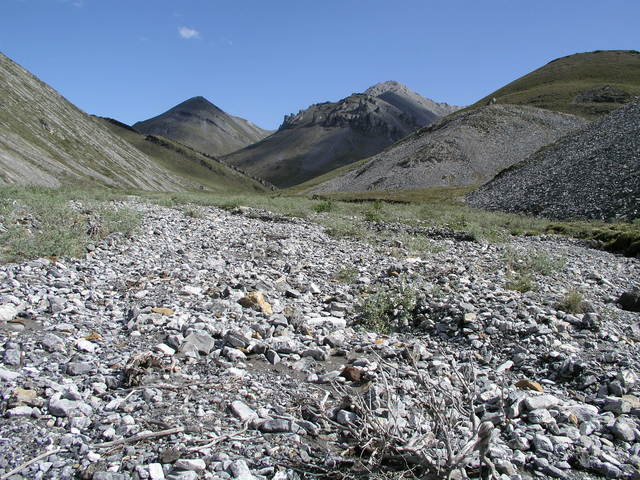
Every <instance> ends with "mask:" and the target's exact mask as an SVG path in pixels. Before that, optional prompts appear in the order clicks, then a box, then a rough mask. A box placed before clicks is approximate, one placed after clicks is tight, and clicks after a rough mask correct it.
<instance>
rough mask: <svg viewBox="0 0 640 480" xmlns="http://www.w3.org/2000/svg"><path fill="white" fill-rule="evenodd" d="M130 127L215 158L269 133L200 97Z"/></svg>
mask: <svg viewBox="0 0 640 480" xmlns="http://www.w3.org/2000/svg"><path fill="white" fill-rule="evenodd" d="M133 127H134V128H135V129H136V130H138V131H139V132H142V133H146V134H150V135H162V136H163V137H167V138H170V139H172V140H176V141H178V142H180V143H183V144H185V145H188V146H189V147H191V148H193V149H195V150H197V151H199V152H204V153H206V154H208V155H213V156H216V157H217V156H220V155H225V154H227V153H231V152H233V151H235V150H239V149H241V148H243V147H246V146H247V145H250V144H252V143H255V142H257V141H259V140H261V139H263V138H264V137H266V136H267V135H269V134H270V133H271V131H269V130H264V129H262V128H260V127H258V126H257V125H254V124H253V123H251V122H249V121H248V120H245V119H244V118H239V117H234V116H232V115H229V114H228V113H226V112H224V111H222V110H221V109H219V108H218V107H216V106H215V105H214V104H213V103H211V102H209V101H208V100H207V99H206V98H203V97H193V98H190V99H189V100H186V101H184V102H182V103H181V104H179V105H176V106H175V107H173V108H172V109H170V110H168V111H166V112H165V113H163V114H161V115H158V116H157V117H153V118H150V119H148V120H144V121H141V122H137V123H136V124H134V125H133Z"/></svg>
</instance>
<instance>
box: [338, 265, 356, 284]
mask: <svg viewBox="0 0 640 480" xmlns="http://www.w3.org/2000/svg"><path fill="white" fill-rule="evenodd" d="M357 278H358V270H356V269H355V268H353V267H344V268H341V269H340V270H338V272H337V273H336V280H338V281H339V282H342V283H353V282H355V281H356V280H357Z"/></svg>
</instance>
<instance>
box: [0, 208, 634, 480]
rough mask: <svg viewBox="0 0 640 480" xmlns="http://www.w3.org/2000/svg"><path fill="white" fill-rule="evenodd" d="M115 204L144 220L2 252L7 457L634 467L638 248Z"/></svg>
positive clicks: (234, 468)
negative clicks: (408, 235) (18, 256)
mask: <svg viewBox="0 0 640 480" xmlns="http://www.w3.org/2000/svg"><path fill="white" fill-rule="evenodd" d="M117 205H120V206H127V207H129V208H133V209H136V210H139V211H141V212H142V213H143V215H144V220H143V225H142V227H141V229H140V231H139V232H138V233H137V234H136V235H135V236H134V238H131V239H127V238H123V237H122V236H118V235H111V236H109V237H107V238H106V239H105V240H103V241H102V242H100V243H99V244H96V245H94V246H92V247H91V248H90V252H89V253H88V254H87V255H86V257H85V258H81V259H67V258H64V259H57V260H56V261H51V260H48V259H38V260H34V261H30V262H25V263H21V264H8V265H3V266H0V339H1V341H0V415H2V421H1V422H0V478H2V479H5V478H10V479H12V480H20V479H41V478H43V479H44V478H51V479H71V478H80V479H93V480H120V479H123V480H124V479H152V480H160V479H172V480H190V479H244V480H250V479H276V480H284V479H295V478H307V477H308V478H356V477H358V478H375V477H376V476H382V475H387V477H386V478H392V477H391V476H392V475H394V473H393V472H396V473H395V474H397V472H399V471H402V470H404V471H409V470H411V471H412V472H413V474H414V475H415V477H417V478H446V475H450V478H468V477H471V478H480V477H483V478H490V477H493V478H500V479H514V480H515V479H528V478H569V479H580V478H625V479H638V478H640V428H639V427H640V378H639V377H638V374H639V366H640V355H639V354H640V350H639V348H638V341H640V313H638V312H637V310H638V300H637V298H635V297H634V295H637V293H633V289H634V288H638V287H640V261H639V260H638V259H637V258H626V257H622V256H616V255H613V254H610V253H607V252H603V251H598V250H594V249H591V248H588V247H587V246H585V245H583V244H582V243H580V242H578V241H574V240H570V239H562V238H553V237H529V238H524V237H520V238H514V239H513V240H512V241H510V242H506V243H495V244H494V243H482V242H473V241H462V240H459V239H457V238H456V237H455V236H452V237H451V238H447V236H446V235H444V236H443V235H434V236H433V238H431V239H429V238H427V239H426V240H425V241H427V242H429V243H430V244H431V245H432V248H431V251H430V252H429V253H423V254H421V255H419V256H417V255H414V254H411V253H410V252H409V251H408V250H406V249H405V248H404V245H402V243H401V242H399V241H397V240H395V241H394V240H391V241H388V242H387V243H383V244H381V245H376V246H372V245H369V244H366V243H363V242H359V241H350V240H344V239H336V238H333V237H330V236H328V235H327V234H326V233H325V232H324V229H323V227H321V226H319V225H316V224H314V223H310V222H307V221H304V220H300V219H286V218H281V217H278V216H275V215H271V214H268V213H267V212H257V211H255V210H251V209H244V208H243V209H239V210H237V211H235V212H228V211H224V210H219V209H215V208H204V207H202V208H200V212H201V213H202V217H201V218H193V217H191V216H188V215H186V214H185V213H184V212H182V211H180V210H176V209H170V208H164V207H160V206H155V205H148V204H143V203H136V202H135V201H131V202H126V203H120V204H117ZM381 228H384V227H383V226H381ZM427 235H428V231H427ZM536 258H537V259H539V260H540V259H542V260H544V261H545V262H546V263H550V264H552V265H554V267H553V268H551V267H548V268H539V267H536V265H535V264H534V263H531V262H529V263H527V259H536ZM542 260H540V261H542ZM518 265H520V267H518ZM523 265H524V267H523ZM518 268H519V269H520V270H519V271H516V270H518ZM523 269H524V270H525V271H523ZM527 270H528V271H527ZM523 278H526V280H527V281H528V282H530V284H531V289H530V290H529V291H526V292H520V291H518V290H513V289H510V288H508V287H511V288H513V284H514V282H515V281H516V280H518V279H520V280H522V279H523ZM520 290H525V289H523V288H520ZM376 292H378V293H376ZM625 292H627V300H626V301H624V302H623V303H624V307H625V308H622V306H623V305H621V304H620V303H619V299H620V297H621V295H622V294H624V293H625ZM385 293H388V295H387V296H386V297H385V296H384V295H385ZM568 294H569V295H571V294H573V296H574V299H575V298H577V300H576V302H577V304H576V305H574V307H577V308H575V309H572V311H571V312H570V311H563V308H564V309H565V310H569V308H568V307H566V306H565V307H563V303H564V304H566V303H567V298H568ZM394 295H396V297H397V298H401V299H404V300H408V301H406V302H404V303H403V302H401V301H398V302H396V303H397V304H394V303H393V301H392V302H391V304H392V308H388V302H387V304H384V305H383V304H382V303H380V302H379V303H378V304H376V303H375V302H373V299H376V298H377V299H381V298H386V299H387V300H389V297H393V296H394ZM634 298H635V299H634ZM409 300H410V301H409ZM367 302H369V303H368V305H369V306H370V307H371V306H372V305H373V306H375V305H378V308H379V310H383V309H385V308H386V315H387V317H386V318H387V323H390V324H391V326H393V327H395V329H396V331H394V332H393V333H380V332H375V331H371V330H367V329H364V328H363V327H362V326H360V325H359V322H360V319H361V317H362V314H361V313H360V312H361V311H362V308H360V307H359V306H360V305H362V304H367ZM634 302H636V303H635V304H634ZM574 303H575V302H574ZM381 305H382V306H381ZM383 307H384V308H383ZM371 308H372V307H371ZM634 309H635V310H636V311H633V310H634ZM576 311H580V312H581V313H575V312H576ZM572 312H574V313H572ZM33 459H35V460H36V461H34V462H33V463H31V464H30V465H24V463H25V462H28V461H30V460H33ZM19 467H21V468H19ZM16 468H19V471H17V472H15V473H11V472H12V470H14V469H16ZM415 477H413V478H415ZM381 478H382V477H381Z"/></svg>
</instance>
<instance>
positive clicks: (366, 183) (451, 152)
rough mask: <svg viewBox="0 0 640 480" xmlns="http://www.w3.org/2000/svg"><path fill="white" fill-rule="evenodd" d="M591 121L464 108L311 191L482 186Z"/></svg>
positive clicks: (534, 111)
mask: <svg viewBox="0 0 640 480" xmlns="http://www.w3.org/2000/svg"><path fill="white" fill-rule="evenodd" d="M585 123H586V121H585V120H583V119H581V118H578V117H575V116H573V115H568V114H563V113H556V112H551V111H548V110H543V109H540V108H534V107H525V106H515V105H491V106H486V107H482V108H479V109H475V110H471V111H465V112H460V113H458V114H455V115H451V116H449V117H447V118H445V119H443V120H442V121H440V122H438V123H436V124H434V125H431V126H429V127H426V128H424V129H422V130H420V131H419V132H417V133H415V134H414V135H411V136H409V137H407V138H404V139H403V140H401V141H400V142H398V143H396V144H395V145H393V146H392V147H390V148H388V149H387V150H385V151H384V152H381V153H379V154H377V155H375V156H373V157H371V158H369V159H366V160H364V161H362V162H359V163H358V164H357V166H356V165H354V166H353V167H354V168H352V169H349V171H346V172H341V173H340V174H339V175H337V176H335V177H334V178H331V179H330V180H327V181H325V182H323V183H320V184H319V185H317V186H315V187H313V188H312V189H310V190H309V191H310V192H318V193H325V192H344V191H350V192H355V191H365V190H391V189H401V190H408V189H418V188H428V187H438V186H451V185H473V184H478V183H482V182H484V181H487V180H488V179H490V178H492V177H493V176H494V175H495V174H496V173H497V172H499V171H500V170H502V169H503V168H505V167H507V166H509V165H512V164H514V163H516V162H519V161H521V160H523V159H524V158H526V156H527V155H529V154H531V153H533V152H534V151H536V150H537V149H538V148H540V147H542V146H544V145H547V144H549V143H551V142H553V141H554V140H556V139H557V138H559V137H560V136H561V135H562V134H564V133H567V132H570V131H572V130H575V129H577V128H579V127H581V126H582V125H584V124H585Z"/></svg>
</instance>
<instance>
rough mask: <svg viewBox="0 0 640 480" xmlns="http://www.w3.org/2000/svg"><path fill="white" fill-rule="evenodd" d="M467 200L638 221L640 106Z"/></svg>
mask: <svg viewBox="0 0 640 480" xmlns="http://www.w3.org/2000/svg"><path fill="white" fill-rule="evenodd" d="M469 202H470V203H471V204H472V205H473V206H477V207H482V208H488V209H492V210H505V211H510V212H527V213H533V214H537V215H543V216H545V217H551V218H573V217H577V218H594V219H608V218H619V219H620V218H621V219H629V220H631V219H634V218H637V217H638V216H640V102H637V101H636V102H635V103H631V104H629V105H627V106H625V107H622V108H621V109H619V110H616V111H615V112H613V113H612V114H610V115H609V116H607V117H604V118H603V119H601V120H598V121H596V122H594V123H592V124H590V125H588V126H586V127H585V128H583V129H581V130H579V131H577V132H575V133H573V134H570V135H567V136H566V137H564V138H562V139H561V140H559V141H558V142H556V143H555V144H553V145H551V146H549V147H548V148H545V149H541V150H539V151H538V152H536V153H535V154H534V155H532V156H531V157H529V158H528V159H527V160H526V161H524V162H522V163H521V164H518V165H514V166H513V167H512V168H510V169H508V170H505V171H504V172H502V173H501V174H500V175H498V176H497V177H496V178H495V179H494V180H492V181H491V182H489V183H488V184H486V185H484V186H483V187H481V188H480V189H479V190H477V191H475V192H473V193H472V194H471V195H470V196H469Z"/></svg>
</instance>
